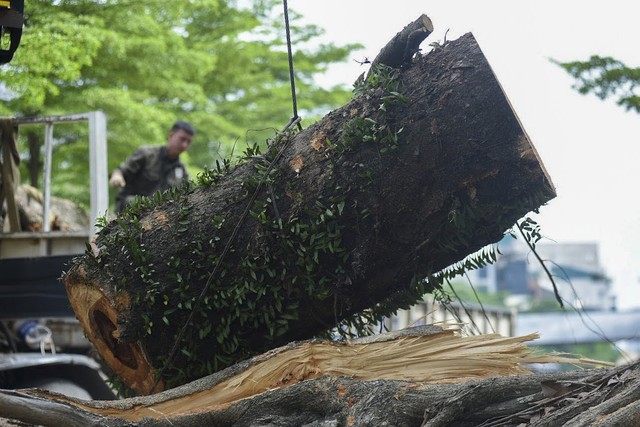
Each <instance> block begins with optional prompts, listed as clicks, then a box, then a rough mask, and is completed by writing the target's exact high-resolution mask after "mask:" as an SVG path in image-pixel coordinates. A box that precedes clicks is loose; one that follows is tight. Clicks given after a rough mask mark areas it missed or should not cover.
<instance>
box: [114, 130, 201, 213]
mask: <svg viewBox="0 0 640 427" xmlns="http://www.w3.org/2000/svg"><path fill="white" fill-rule="evenodd" d="M195 133H196V131H195V129H194V128H193V126H191V125H190V124H189V123H187V122H183V121H178V122H176V123H175V124H174V125H173V127H172V128H171V131H170V132H169V137H168V139H167V145H164V146H145V147H140V148H138V149H137V150H136V151H135V152H134V153H133V154H132V155H131V156H130V157H129V158H128V159H127V160H125V161H124V162H123V163H122V164H121V165H120V166H119V167H118V168H117V169H116V170H114V171H113V173H112V174H111V179H110V180H109V183H110V184H111V186H113V187H119V188H121V190H120V192H119V193H118V195H117V196H116V213H120V212H122V211H123V210H124V208H125V207H126V206H127V205H128V204H129V203H131V201H132V200H133V199H134V198H135V197H136V196H150V195H152V194H153V193H155V192H156V191H164V190H166V189H168V188H169V187H171V186H177V185H179V184H180V182H181V181H182V180H188V179H189V176H188V175H187V170H186V169H185V167H184V165H183V164H182V162H181V161H180V154H182V153H183V152H185V151H187V149H188V148H189V146H190V145H191V140H192V139H193V136H194V135H195Z"/></svg>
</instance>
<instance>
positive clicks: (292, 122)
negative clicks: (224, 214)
mask: <svg viewBox="0 0 640 427" xmlns="http://www.w3.org/2000/svg"><path fill="white" fill-rule="evenodd" d="M282 3H283V7H284V21H285V32H286V39H287V55H288V59H289V81H290V84H291V102H292V105H293V117H291V120H289V123H287V125H286V126H285V127H284V128H283V129H282V131H281V132H280V133H284V132H286V131H287V130H289V129H290V128H291V127H292V126H295V125H297V127H298V129H299V130H302V125H301V124H300V121H301V118H300V116H298V102H297V99H296V84H295V75H294V67H293V53H292V49H291V29H290V27H289V11H288V5H287V0H283V1H282ZM289 141H290V139H287V140H286V141H285V142H284V143H283V144H282V147H280V150H279V151H278V153H277V154H276V156H275V157H274V158H273V160H271V161H270V162H269V166H268V167H267V169H266V170H265V171H264V174H263V175H262V177H261V178H260V181H259V182H258V185H257V186H256V189H255V190H254V191H253V194H252V195H251V197H250V198H249V203H247V206H246V208H245V210H244V211H243V213H242V216H241V217H240V219H239V220H238V223H237V224H236V226H235V228H234V229H233V231H232V232H231V236H229V239H228V240H227V243H226V245H225V247H224V249H223V251H222V253H221V254H220V257H219V258H218V260H217V261H216V264H215V266H214V268H213V270H212V271H211V273H210V274H209V277H208V278H207V281H206V282H205V285H204V287H203V288H202V291H201V292H200V294H199V295H198V298H197V299H196V301H195V303H194V305H193V308H192V309H191V312H190V313H189V316H188V317H187V320H186V321H185V322H184V325H183V326H182V328H181V329H180V331H179V332H178V336H177V337H176V340H175V342H174V344H173V347H172V348H171V351H170V352H169V355H168V356H167V359H166V360H165V362H164V364H163V366H162V368H161V369H160V371H159V372H158V373H157V375H156V379H155V381H154V383H153V386H152V387H151V390H149V394H151V393H153V391H154V390H155V389H156V387H157V386H158V384H159V383H160V379H162V375H163V374H164V372H165V371H166V370H167V368H168V367H169V366H170V365H171V363H172V362H173V359H174V358H175V355H176V351H177V350H178V347H179V346H180V342H181V341H182V339H183V338H184V334H185V332H186V331H187V328H188V327H189V324H190V323H191V321H192V320H193V315H194V314H195V313H196V312H198V310H199V309H200V305H201V304H202V301H203V300H204V298H205V297H206V295H207V293H208V292H209V288H210V287H211V283H212V282H213V278H214V277H215V276H216V273H217V272H218V268H219V267H220V264H221V263H222V261H223V260H224V258H225V257H226V255H227V253H228V252H229V250H230V249H231V245H232V244H233V243H234V241H235V239H236V237H237V236H238V232H239V231H240V227H241V226H242V224H243V223H244V221H245V220H246V218H247V216H248V214H249V211H250V210H251V206H253V203H254V202H255V200H256V198H257V197H258V193H259V192H260V190H261V188H262V186H263V184H264V181H265V180H266V178H267V177H268V176H269V174H270V173H271V170H272V169H273V167H274V166H275V164H276V163H277V162H278V160H279V159H280V157H282V154H283V153H284V151H285V150H286V148H287V147H288V146H289ZM273 203H275V200H274V201H273Z"/></svg>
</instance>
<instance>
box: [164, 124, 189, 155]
mask: <svg viewBox="0 0 640 427" xmlns="http://www.w3.org/2000/svg"><path fill="white" fill-rule="evenodd" d="M192 139H193V135H191V134H190V133H188V132H185V131H183V130H182V129H178V130H177V131H174V132H171V133H169V140H168V142H167V156H168V157H169V158H170V159H172V160H175V159H177V158H178V157H179V156H180V154H182V153H183V152H185V151H187V148H189V146H190V145H191V140H192Z"/></svg>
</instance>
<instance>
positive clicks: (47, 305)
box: [0, 111, 116, 399]
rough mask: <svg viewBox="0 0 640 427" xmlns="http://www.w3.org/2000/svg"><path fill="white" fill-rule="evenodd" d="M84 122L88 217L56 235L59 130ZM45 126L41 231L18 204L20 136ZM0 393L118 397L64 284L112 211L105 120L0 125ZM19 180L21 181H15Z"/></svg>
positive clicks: (77, 117) (79, 117)
mask: <svg viewBox="0 0 640 427" xmlns="http://www.w3.org/2000/svg"><path fill="white" fill-rule="evenodd" d="M76 122H86V123H87V124H88V129H89V132H88V135H89V143H88V147H89V149H88V150H89V153H88V159H89V174H90V178H89V180H88V185H89V186H90V212H89V215H88V216H89V221H88V222H87V226H86V227H84V228H83V229H74V230H64V229H63V230H53V229H52V227H51V224H50V221H49V220H48V219H49V218H50V217H51V200H52V196H51V164H52V156H53V149H52V147H53V143H54V141H53V128H54V126H63V125H64V124H66V123H76ZM27 125H28V126H42V127H44V144H43V146H44V162H43V163H44V170H43V172H42V183H43V184H42V200H41V202H42V209H43V212H42V218H43V220H42V227H41V229H39V230H30V231H29V230H23V229H22V228H21V224H20V222H21V218H20V212H19V208H18V205H17V201H16V192H17V189H18V186H19V184H20V183H19V178H17V176H18V175H17V173H16V171H17V168H18V162H19V151H18V147H17V144H18V138H17V135H18V130H19V128H20V127H21V126H27ZM0 148H1V151H0V162H1V164H0V169H1V171H2V175H1V178H2V179H1V180H0V184H1V185H0V206H2V207H3V209H2V218H1V219H2V221H1V222H2V228H1V229H0V388H4V389H18V388H29V387H37V388H41V389H45V390H49V391H55V392H59V393H63V394H66V395H69V396H72V397H76V398H80V399H114V398H116V395H115V393H114V392H113V390H112V388H111V387H110V386H109V384H108V381H107V376H106V374H105V367H104V366H103V365H102V364H101V363H100V361H99V359H98V358H97V356H96V353H95V352H94V350H93V348H92V346H91V344H90V343H89V341H88V340H87V339H86V338H85V336H84V332H83V330H82V327H81V326H80V324H79V322H78V321H77V319H76V318H75V314H74V312H73V310H72V309H71V306H70V304H69V301H68V298H67V295H66V291H65V289H64V286H63V284H62V282H61V281H60V278H61V276H62V274H63V272H64V271H65V269H66V266H67V265H68V263H69V262H70V261H71V260H72V259H73V258H74V257H76V256H78V255H80V254H82V253H83V252H84V251H85V248H86V246H87V244H88V243H89V241H90V239H91V238H92V236H94V235H95V233H96V232H97V229H96V227H97V225H96V223H97V222H98V221H97V219H98V217H99V216H101V215H104V214H106V212H107V210H108V207H109V195H108V171H107V145H106V116H105V114H104V113H103V112H101V111H91V112H87V113H81V114H74V115H64V116H49V117H34V118H5V119H0ZM16 181H17V182H16Z"/></svg>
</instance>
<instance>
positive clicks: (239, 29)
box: [0, 0, 358, 201]
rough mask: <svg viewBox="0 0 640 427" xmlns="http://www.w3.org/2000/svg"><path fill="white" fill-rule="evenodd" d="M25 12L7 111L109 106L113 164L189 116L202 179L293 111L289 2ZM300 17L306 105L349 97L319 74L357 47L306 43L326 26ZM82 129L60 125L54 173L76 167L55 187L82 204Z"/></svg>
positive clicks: (36, 6) (72, 0)
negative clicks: (285, 7) (286, 19)
mask: <svg viewBox="0 0 640 427" xmlns="http://www.w3.org/2000/svg"><path fill="white" fill-rule="evenodd" d="M25 18H26V24H25V29H24V33H23V37H22V44H21V47H20V49H19V50H18V52H17V53H16V56H15V58H14V60H13V61H12V63H11V64H10V65H6V66H3V67H1V68H0V81H2V82H3V86H4V88H5V89H6V90H8V91H9V92H10V93H12V94H14V95H15V96H14V97H13V98H12V99H10V100H8V101H7V102H2V103H0V114H1V115H13V116H32V115H58V114H72V113H78V112H84V111H89V110H96V109H100V110H103V111H104V112H105V113H106V114H107V116H108V132H109V134H108V139H109V149H108V150H109V159H108V163H109V170H112V169H113V168H115V167H116V166H117V165H118V164H119V163H120V162H121V161H123V160H124V159H125V158H126V157H127V156H128V155H130V154H131V153H132V152H133V151H134V149H135V148H136V147H138V146H140V145H149V144H153V145H155V144H163V143H165V142H166V136H167V133H168V130H169V127H170V126H171V124H172V123H173V122H174V121H175V120H176V119H184V120H187V121H190V122H192V123H193V124H194V125H195V127H196V130H197V135H196V138H195V140H194V143H193V145H192V147H191V149H190V150H189V152H188V153H187V154H186V155H185V156H184V159H185V162H186V163H187V167H188V168H189V171H190V173H191V175H192V176H196V175H197V173H198V172H199V171H201V170H204V169H205V168H209V169H211V168H212V167H215V166H214V165H215V162H216V160H218V161H221V159H223V158H226V157H229V154H230V151H231V150H232V147H234V145H235V144H236V143H238V142H239V143H240V144H241V145H244V144H249V143H255V142H260V143H264V141H265V139H266V135H267V134H269V133H273V129H279V128H281V127H282V126H283V125H284V124H285V123H287V121H288V120H289V118H290V117H291V115H292V112H291V93H290V87H289V72H288V60H287V54H286V49H285V36H284V24H283V22H282V21H283V20H282V3H281V2H280V1H277V0H267V1H264V0H255V1H250V2H239V1H226V2H223V1H219V0H192V1H188V2H164V1H159V0H151V1H140V2H135V1H131V0H111V1H107V2H105V1H99V0H61V1H56V2H51V1H48V0H30V1H29V2H28V4H27V5H26V9H25ZM290 18H291V21H292V22H291V23H292V29H291V31H292V42H293V46H294V52H295V69H296V78H297V81H296V84H297V89H298V93H299V94H300V95H303V96H300V97H299V98H298V105H299V110H300V111H301V114H303V115H304V114H307V113H310V112H313V111H317V110H318V109H325V110H326V109H328V108H332V107H335V106H336V105H339V104H341V103H344V102H345V101H347V100H348V97H349V93H348V91H347V90H346V89H344V88H332V89H324V88H321V87H319V86H318V85H316V84H315V83H314V77H315V76H316V75H317V74H318V73H321V72H323V71H325V70H326V69H327V67H328V66H329V64H332V63H335V62H340V61H344V60H345V59H346V58H347V56H348V55H349V53H350V52H351V51H352V50H353V49H356V48H357V47H358V46H357V45H346V46H335V45H332V44H324V45H320V46H318V47H316V48H307V47H306V46H308V45H309V43H308V42H310V41H313V40H314V38H315V37H317V36H318V35H320V34H321V33H322V30H320V29H319V28H317V27H315V26H312V25H301V24H299V18H300V16H299V15H298V14H296V13H295V12H294V11H290ZM85 127H86V126H85ZM256 127H258V128H259V130H252V129H255V128H256ZM74 129H77V130H73V131H71V130H69V128H68V126H67V125H64V126H63V125H58V126H57V127H56V135H55V138H56V144H55V147H54V158H53V160H54V162H55V163H56V164H54V170H55V169H56V168H58V169H60V168H61V165H72V166H68V167H67V169H66V170H65V173H64V176H58V175H57V174H54V176H53V194H54V195H58V196H72V198H73V199H81V200H80V201H82V200H88V195H87V192H88V188H87V185H86V180H87V176H88V164H87V161H86V154H85V153H86V151H87V148H86V142H85V141H86V130H85V129H84V128H74ZM265 129H266V130H265ZM33 132H36V133H35V135H36V136H37V138H41V136H40V135H41V134H42V131H41V130H39V129H34V130H33ZM22 146H23V147H26V144H22ZM23 157H24V158H27V157H28V155H27V154H26V152H25V153H24V154H23ZM23 176H25V177H26V176H27V175H26V174H23ZM65 189H72V190H71V191H65Z"/></svg>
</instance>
